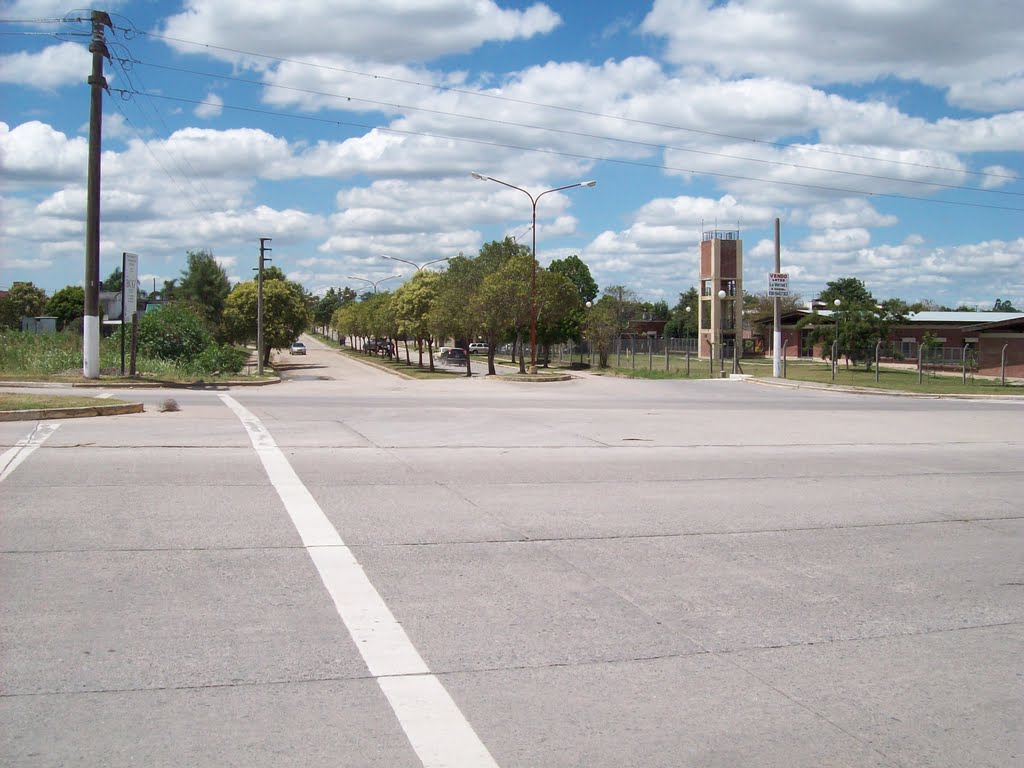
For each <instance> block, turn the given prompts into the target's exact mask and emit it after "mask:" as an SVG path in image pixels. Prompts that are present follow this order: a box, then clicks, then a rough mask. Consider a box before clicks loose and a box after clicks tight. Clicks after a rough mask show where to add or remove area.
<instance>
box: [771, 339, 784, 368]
mask: <svg viewBox="0 0 1024 768" xmlns="http://www.w3.org/2000/svg"><path fill="white" fill-rule="evenodd" d="M772 376H774V377H775V378H776V379H778V378H780V377H781V376H782V331H775V332H774V333H773V334H772Z"/></svg>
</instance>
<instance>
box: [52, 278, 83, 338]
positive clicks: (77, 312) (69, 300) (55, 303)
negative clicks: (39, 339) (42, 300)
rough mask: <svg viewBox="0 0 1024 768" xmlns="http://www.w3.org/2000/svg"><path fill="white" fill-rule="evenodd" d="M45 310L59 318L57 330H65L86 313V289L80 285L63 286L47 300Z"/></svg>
mask: <svg viewBox="0 0 1024 768" xmlns="http://www.w3.org/2000/svg"><path fill="white" fill-rule="evenodd" d="M45 311H46V314H48V315H51V316H53V317H56V318H57V330H58V331H62V330H64V329H65V328H67V327H68V326H69V325H71V324H73V323H74V322H75V321H76V320H78V319H79V318H80V317H82V315H83V314H85V289H84V288H82V286H80V285H67V286H65V287H63V288H61V289H60V290H59V291H57V292H56V293H55V294H53V296H51V297H50V300H49V301H47V302H46V310H45Z"/></svg>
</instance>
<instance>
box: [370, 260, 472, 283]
mask: <svg viewBox="0 0 1024 768" xmlns="http://www.w3.org/2000/svg"><path fill="white" fill-rule="evenodd" d="M459 255H460V256H461V255H462V254H459ZM381 258H382V259H389V260H390V261H400V262H402V263H403V264H408V265H409V266H411V267H416V271H417V272H419V271H420V270H421V269H424V268H426V267H429V266H430V265H431V264H440V263H441V262H442V261H451V260H452V258H453V257H452V256H448V257H446V258H443V259H434V260H433V261H428V262H427V263H426V264H422V265H421V264H417V263H416V262H414V261H408V260H407V259H400V258H398V257H397V256H384V255H383V254H382V255H381ZM385 279H387V278H385Z"/></svg>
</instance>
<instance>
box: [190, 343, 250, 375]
mask: <svg viewBox="0 0 1024 768" xmlns="http://www.w3.org/2000/svg"><path fill="white" fill-rule="evenodd" d="M248 359H249V351H248V350H245V349H240V348H238V347H232V346H231V345H229V344H216V343H212V342H211V343H210V344H209V345H208V346H207V347H206V349H204V350H203V351H202V352H200V353H199V354H198V355H196V357H194V358H192V359H191V360H187V361H182V362H181V364H180V365H179V366H178V367H179V368H180V369H181V371H182V372H183V373H186V374H188V375H190V376H207V375H210V374H213V373H220V374H225V373H238V372H239V371H241V370H242V368H243V367H244V366H245V361H246V360H248Z"/></svg>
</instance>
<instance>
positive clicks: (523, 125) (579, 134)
mask: <svg viewBox="0 0 1024 768" xmlns="http://www.w3.org/2000/svg"><path fill="white" fill-rule="evenodd" d="M133 63H135V64H141V65H143V66H147V67H153V68H155V69H162V70H166V71H169V72H178V73H182V74H188V75H196V76H198V77H211V78H217V79H220V80H229V81H233V82H238V83H245V84H247V85H256V86H259V87H262V88H277V89H279V90H284V91H292V92H295V93H302V94H306V95H310V96H323V97H326V98H332V99H345V100H347V101H358V102H360V103H363V104H373V105H375V106H378V107H389V108H392V109H400V110H405V111H411V112H424V113H426V114H432V115H440V116H443V117H457V118H461V119H464V120H476V121H479V122H484V123H492V124H494V125H502V126H509V127H514V128H527V129H530V130H537V131H547V132H550V133H558V134H563V135H566V136H577V137H580V138H586V139H595V140H599V141H614V142H619V143H622V144H630V145H633V146H640V147H645V148H649V149H658V150H672V151H676V152H688V153H691V154H696V155H706V156H709V157H721V158H726V159H729V160H742V161H745V162H751V163H762V164H764V165H776V166H782V167H785V168H796V169H800V170H807V171H820V172H822V173H835V174H840V175H844V176H856V177H859V178H865V179H878V180H881V181H894V182H897V183H900V184H918V185H922V186H928V187H936V188H939V189H953V190H960V191H964V192H981V193H984V194H997V195H1009V196H1013V197H1024V192H1013V191H1010V190H1002V189H984V188H981V187H968V186H965V185H962V184H945V183H943V182H938V181H925V180H923V179H903V178H899V177H896V176H883V175H881V174H875V173H865V172H862V171H848V170H843V169H841V168H823V167H821V166H816V165H803V164H802V163H793V162H787V161H785V160H767V159H765V158H760V157H746V156H743V155H733V154H729V153H728V152H713V151H711V150H706V149H694V148H691V147H678V146H673V145H671V144H657V143H655V142H649V141H639V140H637V139H623V138H618V137H616V136H605V135H601V134H594V133H587V132H585V131H571V130H568V129H564V128H551V127H548V126H543V125H532V124H529V123H517V122H513V121H511V120H499V119H497V118H492V117H481V116H479V115H467V114H463V113H459V112H449V111H446V110H440V109H431V108H428V107H414V106H410V105H408V104H399V103H395V102H386V101H376V100H373V99H366V98H363V97H360V96H347V95H345V94H339V93H330V92H326V91H317V90H313V89H310V88H297V87H294V86H288V85H280V84H278V83H267V82H265V81H262V80H256V79H253V78H245V77H235V76H231V75H219V74H216V73H213V72H202V71H199V70H194V69H186V68H183V67H172V66H169V65H165V64H154V63H152V62H146V61H138V60H136V61H133ZM799 148H800V150H801V151H808V150H809V149H810V148H808V147H803V146H800V147H799ZM936 170H939V169H938V168H936ZM941 170H945V171H947V172H949V173H966V171H963V170H960V169H953V168H945V169H941Z"/></svg>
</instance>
